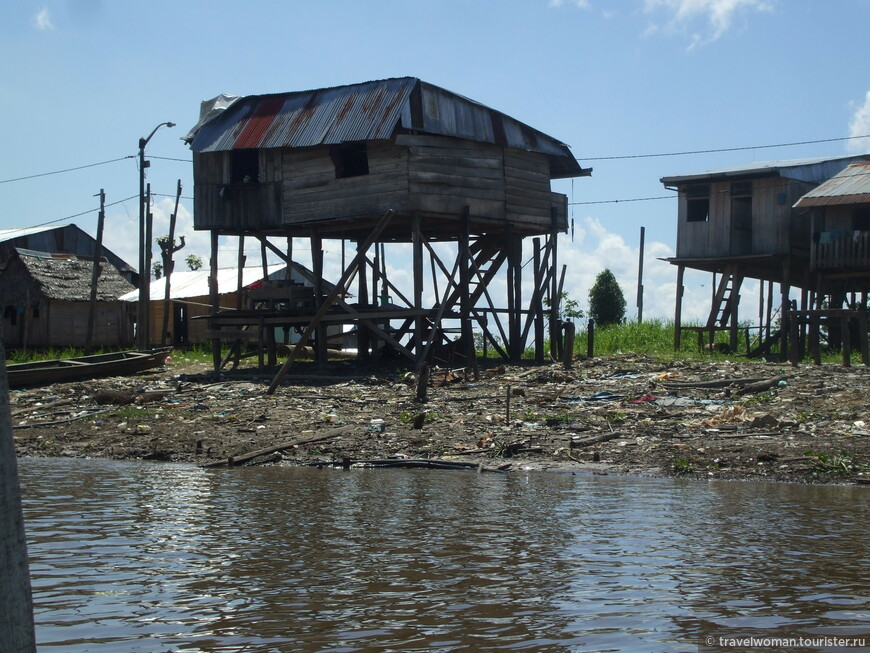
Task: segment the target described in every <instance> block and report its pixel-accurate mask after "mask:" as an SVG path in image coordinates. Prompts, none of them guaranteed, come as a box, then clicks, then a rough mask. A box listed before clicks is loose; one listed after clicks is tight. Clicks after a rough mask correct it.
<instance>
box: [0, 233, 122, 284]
mask: <svg viewBox="0 0 870 653" xmlns="http://www.w3.org/2000/svg"><path fill="white" fill-rule="evenodd" d="M16 248H18V249H26V250H30V251H33V252H51V253H52V254H75V255H76V256H80V257H83V258H88V257H90V258H91V259H93V257H94V255H95V253H96V251H97V240H96V239H95V238H94V237H93V236H91V235H90V234H88V233H87V232H85V231H83V230H82V229H81V228H80V227H77V226H76V225H74V224H66V225H47V226H42V227H18V228H15V229H0V261H5V260H6V259H8V258H9V257H10V256H12V254H13V253H14V250H15V249H16ZM100 252H101V256H102V257H103V258H105V259H106V260H107V261H108V262H109V263H111V264H112V265H114V266H115V268H116V269H117V270H118V272H119V273H120V274H121V276H122V277H124V278H125V279H127V280H128V281H129V282H130V283H132V284H133V285H136V284H138V283H139V273H138V272H137V271H136V270H135V269H134V268H133V266H131V265H130V264H129V263H127V262H126V261H125V260H124V259H122V258H121V257H120V256H118V255H117V254H115V253H114V252H112V251H110V250H109V249H107V248H106V246H105V245H102V246H101V247H100Z"/></svg>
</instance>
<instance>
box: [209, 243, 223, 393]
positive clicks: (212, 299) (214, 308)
mask: <svg viewBox="0 0 870 653" xmlns="http://www.w3.org/2000/svg"><path fill="white" fill-rule="evenodd" d="M210 233H211V252H210V255H209V276H208V295H209V304H211V314H212V315H217V312H218V309H219V308H220V295H219V294H218V281H217V275H218V232H217V231H212V232H210ZM209 328H218V329H220V326H217V325H212V324H211V322H209ZM211 358H212V363H213V365H214V377H215V380H218V379H220V373H221V339H220V338H219V337H218V338H212V340H211Z"/></svg>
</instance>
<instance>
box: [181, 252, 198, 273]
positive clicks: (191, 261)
mask: <svg viewBox="0 0 870 653" xmlns="http://www.w3.org/2000/svg"><path fill="white" fill-rule="evenodd" d="M184 262H185V263H187V267H189V268H190V269H191V270H193V271H194V272H195V271H196V270H199V269H200V268H201V267H202V259H201V258H200V257H199V256H197V255H196V254H188V255H187V257H186V258H185V259H184Z"/></svg>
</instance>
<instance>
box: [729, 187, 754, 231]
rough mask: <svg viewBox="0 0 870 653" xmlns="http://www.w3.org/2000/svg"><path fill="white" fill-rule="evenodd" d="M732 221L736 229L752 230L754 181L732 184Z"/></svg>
mask: <svg viewBox="0 0 870 653" xmlns="http://www.w3.org/2000/svg"><path fill="white" fill-rule="evenodd" d="M731 221H732V223H733V224H734V228H735V229H740V230H742V231H751V230H752V182H751V181H741V182H737V183H734V184H731Z"/></svg>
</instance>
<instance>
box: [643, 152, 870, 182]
mask: <svg viewBox="0 0 870 653" xmlns="http://www.w3.org/2000/svg"><path fill="white" fill-rule="evenodd" d="M868 159H870V155H868V154H861V155H855V156H837V157H817V158H812V159H790V160H782V161H762V162H754V163H749V164H745V165H741V166H734V167H730V168H719V169H718V170H707V171H706V172H700V173H694V174H688V175H675V176H671V177H662V178H661V180H660V181H661V182H662V183H663V184H665V185H666V186H669V185H672V184H680V183H685V182H690V181H702V180H712V179H716V178H727V177H742V176H764V175H770V176H774V175H775V176H779V177H787V178H789V179H797V180H799V181H807V182H815V183H821V182H823V181H825V180H827V179H830V178H831V177H833V176H834V175H835V174H837V173H838V172H840V171H841V170H843V169H844V168H845V167H846V166H848V165H849V164H850V163H853V162H856V161H866V160H868Z"/></svg>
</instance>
